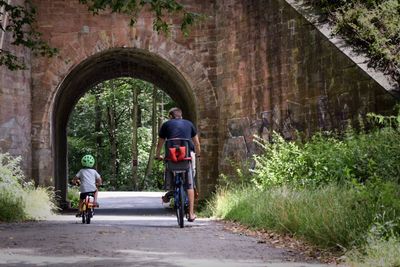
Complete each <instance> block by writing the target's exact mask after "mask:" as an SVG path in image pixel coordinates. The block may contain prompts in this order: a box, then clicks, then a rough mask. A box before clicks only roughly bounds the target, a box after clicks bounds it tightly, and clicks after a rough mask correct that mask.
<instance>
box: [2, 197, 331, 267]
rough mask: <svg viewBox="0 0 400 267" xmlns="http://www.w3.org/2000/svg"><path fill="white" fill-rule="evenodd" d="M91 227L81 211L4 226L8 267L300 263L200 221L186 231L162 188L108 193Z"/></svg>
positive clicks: (239, 266) (275, 265) (278, 266)
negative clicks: (163, 196) (165, 201)
mask: <svg viewBox="0 0 400 267" xmlns="http://www.w3.org/2000/svg"><path fill="white" fill-rule="evenodd" d="M99 202H100V205H101V206H100V208H99V209H97V210H96V214H95V216H94V218H93V221H92V223H91V224H90V225H83V224H81V222H80V220H79V219H77V218H75V217H74V216H73V214H63V215H57V216H54V217H52V218H50V219H49V220H46V221H40V222H27V223H13V224H0V265H1V266H118V267H120V266H146V267H153V266H154V267H180V266H182V267H184V266H185V267H186V266H190V267H200V266H201V267H214V266H221V267H225V266H226V267H242V266H249V267H258V266H270V267H283V266H288V267H294V266H297V267H300V266H313V267H316V266H325V265H320V264H312V263H302V262H298V261H294V262H293V259H295V258H296V257H294V256H293V255H292V254H290V253H289V252H287V251H285V250H282V249H276V248H272V247H269V245H268V244H265V243H259V242H257V241H258V240H257V239H255V238H252V237H248V236H244V235H240V234H234V233H231V232H228V231H225V230H224V229H223V224H221V223H219V222H216V221H212V220H209V219H196V221H195V222H193V223H186V227H185V228H183V229H180V228H179V227H178V225H177V222H176V217H175V216H174V214H173V213H172V210H171V209H168V208H166V207H165V206H163V205H162V204H161V193H144V192H143V193H134V192H114V193H111V192H101V193H100V196H99Z"/></svg>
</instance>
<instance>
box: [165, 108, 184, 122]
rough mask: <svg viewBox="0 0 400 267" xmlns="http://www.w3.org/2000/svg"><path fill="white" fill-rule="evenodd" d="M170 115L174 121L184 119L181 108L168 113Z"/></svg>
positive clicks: (172, 109)
mask: <svg viewBox="0 0 400 267" xmlns="http://www.w3.org/2000/svg"><path fill="white" fill-rule="evenodd" d="M168 114H169V115H170V116H172V118H174V119H181V118H182V110H181V109H180V108H177V107H174V108H171V109H170V110H169V111H168Z"/></svg>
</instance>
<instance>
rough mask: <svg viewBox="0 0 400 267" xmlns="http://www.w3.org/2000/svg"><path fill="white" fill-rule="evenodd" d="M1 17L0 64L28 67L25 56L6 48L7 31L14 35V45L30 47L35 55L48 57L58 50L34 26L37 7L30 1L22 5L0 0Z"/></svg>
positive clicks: (9, 67)
mask: <svg viewBox="0 0 400 267" xmlns="http://www.w3.org/2000/svg"><path fill="white" fill-rule="evenodd" d="M0 17H1V21H0V30H1V40H2V43H1V44H0V45H1V46H0V65H5V66H6V67H7V68H8V69H10V70H19V69H26V64H25V62H24V59H23V58H21V57H18V56H16V55H15V54H13V52H11V51H9V50H7V49H4V38H5V34H7V33H10V34H11V35H12V41H11V43H10V44H11V45H12V46H15V47H26V48H29V49H31V50H32V52H33V53H34V55H41V56H48V57H51V56H53V55H55V53H56V51H57V50H56V49H55V48H51V47H50V46H49V44H48V43H46V42H45V41H43V40H42V39H41V38H40V37H41V34H40V33H39V32H38V31H36V30H35V27H33V25H34V24H35V22H36V9H35V8H34V7H33V5H32V4H31V2H30V1H25V5H23V6H22V5H14V4H10V3H9V2H7V1H3V0H0Z"/></svg>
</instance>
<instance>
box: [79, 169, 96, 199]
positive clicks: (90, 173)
mask: <svg viewBox="0 0 400 267" xmlns="http://www.w3.org/2000/svg"><path fill="white" fill-rule="evenodd" d="M76 177H78V178H79V179H80V180H81V186H80V187H79V191H80V192H81V193H86V192H94V191H96V190H97V188H96V179H100V174H99V173H98V172H97V171H96V170H95V169H90V168H84V169H80V170H79V172H78V173H77V174H76Z"/></svg>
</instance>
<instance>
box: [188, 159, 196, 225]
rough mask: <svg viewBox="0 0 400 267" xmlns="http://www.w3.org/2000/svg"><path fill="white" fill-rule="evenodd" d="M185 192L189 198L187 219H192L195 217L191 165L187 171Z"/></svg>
mask: <svg viewBox="0 0 400 267" xmlns="http://www.w3.org/2000/svg"><path fill="white" fill-rule="evenodd" d="M187 175H188V177H187V186H188V187H187V194H188V199H189V220H190V221H192V220H194V219H195V218H196V215H195V214H194V187H195V185H194V177H193V169H192V166H191V167H190V169H189V171H188V173H187Z"/></svg>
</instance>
